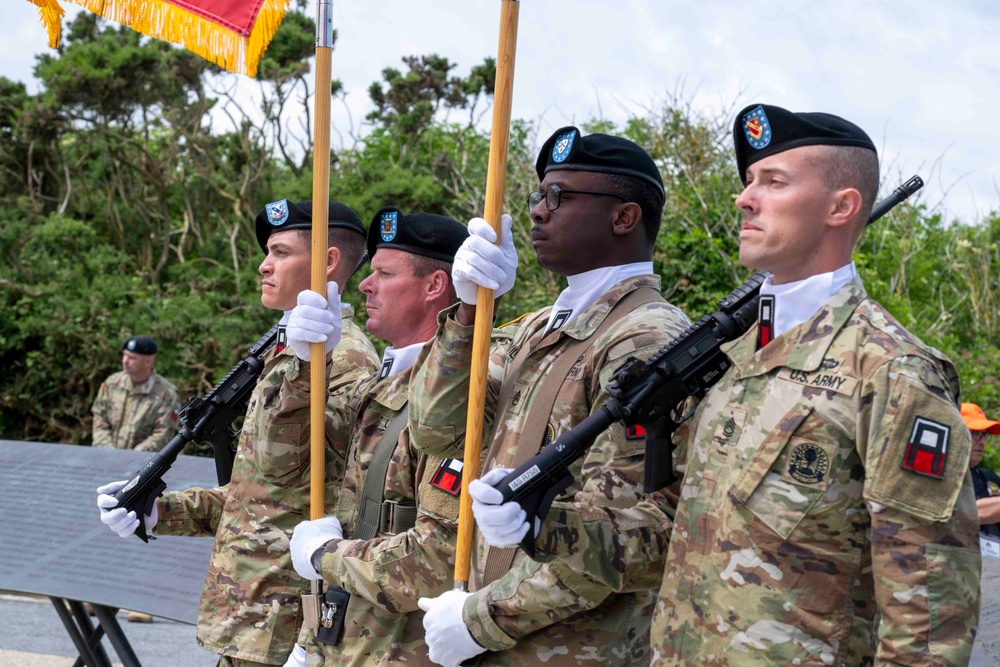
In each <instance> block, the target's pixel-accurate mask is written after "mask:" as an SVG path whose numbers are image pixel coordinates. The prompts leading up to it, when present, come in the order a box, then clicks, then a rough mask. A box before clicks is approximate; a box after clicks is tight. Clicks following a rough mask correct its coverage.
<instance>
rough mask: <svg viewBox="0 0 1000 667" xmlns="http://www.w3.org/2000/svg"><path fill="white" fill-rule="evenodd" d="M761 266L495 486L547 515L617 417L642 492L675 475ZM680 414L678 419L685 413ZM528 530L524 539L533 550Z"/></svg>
mask: <svg viewBox="0 0 1000 667" xmlns="http://www.w3.org/2000/svg"><path fill="white" fill-rule="evenodd" d="M923 185H924V182H923V180H921V179H920V177H919V176H914V177H913V178H911V179H910V180H908V181H907V182H906V183H904V184H903V185H901V186H899V187H898V188H896V189H895V190H894V191H893V193H892V194H891V195H889V196H888V197H886V198H885V199H884V200H882V201H881V202H879V203H878V204H876V205H875V207H874V208H873V209H872V213H871V216H870V217H869V219H868V223H867V224H871V223H873V222H875V221H876V220H878V219H879V218H881V217H882V216H883V215H885V214H886V213H887V212H889V210H890V209H892V207H894V206H896V205H897V204H899V203H900V202H902V201H903V200H904V199H906V198H907V197H909V196H910V195H912V194H913V193H914V192H916V191H917V190H919V189H920V188H921V187H923ZM766 276H767V273H766V272H763V271H760V272H758V273H756V274H754V275H753V276H752V277H751V278H750V279H749V280H747V281H746V282H745V283H743V284H742V285H740V286H739V287H737V288H736V289H735V290H734V291H733V292H732V293H731V294H729V295H728V296H727V297H725V298H724V299H722V301H719V303H718V310H717V311H716V312H714V313H712V314H711V315H705V316H704V317H702V318H701V319H700V320H698V322H697V323H696V324H694V325H692V326H691V327H689V328H688V329H687V331H685V332H684V333H683V334H681V335H680V336H678V337H677V338H676V339H675V340H674V341H673V342H672V343H670V344H669V345H667V346H665V347H663V348H662V349H660V350H659V351H658V352H656V354H654V355H653V356H652V357H650V358H649V359H648V360H646V361H641V360H639V359H636V358H634V357H629V358H628V359H626V360H625V363H623V364H622V366H621V367H620V368H619V369H618V371H616V372H615V374H614V376H612V378H611V381H610V382H609V383H608V385H607V387H606V388H605V389H606V391H607V393H608V395H609V398H608V399H607V400H606V401H605V402H604V404H603V405H601V407H600V408H598V410H597V411H596V412H594V413H593V414H591V415H590V416H588V417H587V418H586V419H584V420H583V421H581V422H580V423H579V424H577V425H576V426H574V427H573V428H571V429H570V430H568V431H566V432H565V433H563V434H562V435H560V436H559V437H558V438H556V439H555V440H554V441H553V442H552V443H550V444H548V445H546V446H545V447H543V448H542V450H541V451H540V452H538V454H536V455H535V456H533V457H532V458H531V459H529V460H528V461H526V462H525V463H524V464H523V465H521V466H520V467H519V468H517V469H516V470H514V471H512V472H511V473H510V474H509V475H507V476H506V477H505V478H504V479H502V480H500V482H498V483H497V484H496V485H495V487H496V488H497V489H498V490H499V491H500V492H501V493H502V494H503V501H504V502H507V501H509V500H514V501H516V502H518V503H519V504H520V505H521V507H523V508H524V510H525V513H526V514H527V515H528V521H529V523H530V522H531V521H532V517H537V518H538V519H540V520H541V519H544V518H545V515H546V514H547V513H548V511H549V507H550V505H551V504H552V501H553V500H554V499H555V497H556V496H557V495H559V494H560V493H562V492H563V491H564V490H565V489H566V488H567V487H568V486H569V485H570V484H572V483H573V477H572V476H571V475H570V474H569V466H570V465H571V464H572V463H573V461H575V460H576V459H578V458H580V457H581V456H583V454H584V453H585V452H586V451H587V449H588V448H589V447H590V445H591V444H592V443H593V442H594V439H595V438H596V437H597V436H598V435H600V434H601V433H602V432H603V431H604V430H605V429H607V428H608V427H609V426H611V424H613V423H614V422H616V421H621V422H624V424H625V425H626V426H630V427H631V426H641V427H642V428H644V429H645V431H646V459H645V465H644V472H643V487H644V489H645V491H646V492H647V493H651V492H653V491H656V490H657V489H661V488H663V487H664V486H667V485H669V484H671V483H673V482H674V481H675V479H676V476H675V475H674V466H673V449H674V446H673V440H672V436H673V433H674V431H675V430H676V429H677V427H678V426H679V425H680V423H681V422H678V421H676V420H675V419H674V417H673V413H674V412H675V411H676V410H678V409H679V408H680V407H681V404H682V403H683V402H684V401H685V400H687V399H688V398H689V397H692V396H694V397H697V398H701V397H703V396H704V395H705V392H706V391H708V389H709V388H711V386H712V385H714V384H715V383H716V382H718V380H719V378H721V377H722V376H723V375H724V374H725V372H726V371H727V370H728V369H729V367H730V366H731V365H732V363H731V362H730V361H729V357H727V356H726V354H725V352H723V351H722V345H723V344H724V343H727V342H729V341H732V340H735V339H736V338H739V337H740V336H742V335H743V334H744V333H746V332H747V331H748V330H749V329H750V327H752V326H753V325H754V323H755V322H756V321H757V309H758V302H759V300H760V299H759V293H760V286H761V283H763V282H764V278H765V277H766ZM682 421H683V420H682ZM532 535H533V532H532V531H530V530H529V531H528V535H527V536H525V539H524V540H522V542H521V546H522V548H524V550H525V551H526V552H527V553H528V554H529V555H533V554H534V539H533V538H532V537H531V536H532Z"/></svg>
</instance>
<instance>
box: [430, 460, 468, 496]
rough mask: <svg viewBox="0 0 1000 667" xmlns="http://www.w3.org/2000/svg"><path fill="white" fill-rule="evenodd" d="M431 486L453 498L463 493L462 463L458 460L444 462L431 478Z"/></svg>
mask: <svg viewBox="0 0 1000 667" xmlns="http://www.w3.org/2000/svg"><path fill="white" fill-rule="evenodd" d="M431 486H433V487H434V488H435V489H441V490H442V491H444V492H445V493H450V494H451V495H453V496H457V495H459V494H460V493H461V492H462V462H461V461H460V460H458V459H445V460H444V461H442V462H441V465H440V466H438V469H437V472H435V473H434V476H433V477H431Z"/></svg>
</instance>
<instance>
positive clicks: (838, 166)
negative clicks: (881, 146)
mask: <svg viewBox="0 0 1000 667" xmlns="http://www.w3.org/2000/svg"><path fill="white" fill-rule="evenodd" d="M816 151H817V152H818V153H819V154H820V155H821V156H822V159H823V162H824V164H823V169H822V176H821V178H822V179H823V185H825V186H826V187H828V188H830V189H831V190H839V189H842V188H855V189H857V191H858V192H860V193H861V211H862V212H863V213H864V219H865V220H866V221H867V220H868V216H869V215H871V211H872V207H873V206H875V197H876V195H878V156H877V155H876V154H875V152H874V151H870V150H868V149H865V148H859V147H857V146H816Z"/></svg>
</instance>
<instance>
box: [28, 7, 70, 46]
mask: <svg viewBox="0 0 1000 667" xmlns="http://www.w3.org/2000/svg"><path fill="white" fill-rule="evenodd" d="M30 2H32V3H33V4H35V5H37V6H38V13H39V14H41V16H42V23H43V24H44V25H45V30H46V31H48V33H49V46H51V47H52V48H53V49H58V48H59V39H60V38H61V37H62V17H63V14H65V13H66V12H65V11H64V10H63V8H62V7H60V6H59V3H58V2H56V0H30Z"/></svg>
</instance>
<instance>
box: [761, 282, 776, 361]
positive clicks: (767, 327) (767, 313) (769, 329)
mask: <svg viewBox="0 0 1000 667" xmlns="http://www.w3.org/2000/svg"><path fill="white" fill-rule="evenodd" d="M759 313H760V315H759V316H758V319H757V349H758V350H762V349H764V346H765V345H767V344H768V343H770V342H771V341H772V340H774V295H773V294H762V295H761V297H760V309H759Z"/></svg>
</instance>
